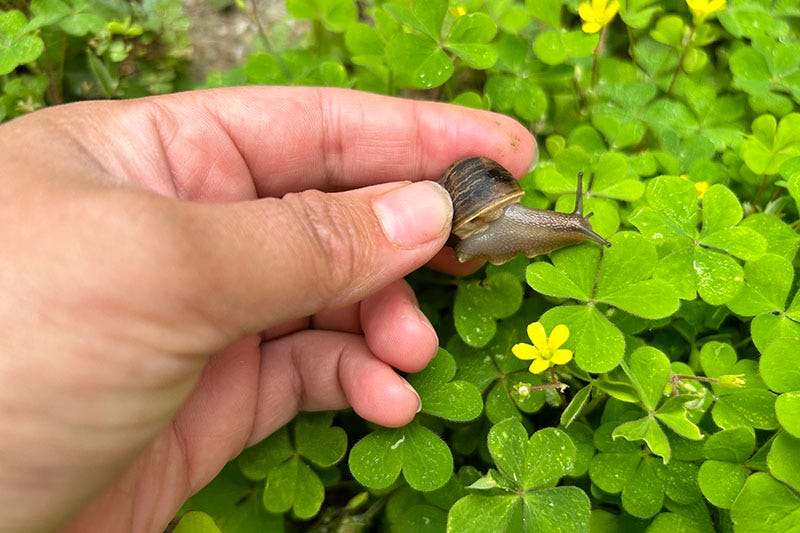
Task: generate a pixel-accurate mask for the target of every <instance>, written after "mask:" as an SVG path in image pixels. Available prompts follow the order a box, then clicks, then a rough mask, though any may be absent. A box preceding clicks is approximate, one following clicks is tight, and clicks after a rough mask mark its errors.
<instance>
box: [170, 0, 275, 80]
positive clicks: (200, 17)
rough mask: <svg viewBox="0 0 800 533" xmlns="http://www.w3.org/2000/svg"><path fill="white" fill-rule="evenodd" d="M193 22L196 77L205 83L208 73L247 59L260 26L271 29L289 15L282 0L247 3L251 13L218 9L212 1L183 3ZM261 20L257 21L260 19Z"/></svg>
mask: <svg viewBox="0 0 800 533" xmlns="http://www.w3.org/2000/svg"><path fill="white" fill-rule="evenodd" d="M183 3H184V6H185V9H186V14H187V15H188V16H189V19H190V20H191V22H192V25H191V28H190V29H189V38H190V39H191V40H192V45H193V52H192V77H193V78H195V79H196V80H198V81H201V80H204V79H205V78H206V76H207V75H208V73H210V72H214V71H226V70H230V69H232V68H234V67H236V66H238V65H241V63H242V61H243V60H245V59H246V58H247V56H248V55H249V53H250V47H251V45H252V42H253V39H254V38H255V36H256V35H257V34H258V24H257V23H256V20H258V21H259V22H260V24H261V25H262V27H264V28H269V27H270V25H271V24H272V23H274V22H275V21H277V20H279V19H281V18H283V17H284V16H285V14H286V10H285V4H284V2H283V1H282V0H247V1H246V2H245V5H246V6H247V11H242V10H241V9H238V8H236V7H227V8H225V9H222V10H218V9H216V8H214V6H213V5H212V4H211V2H209V1H208V0H183ZM256 17H257V19H256Z"/></svg>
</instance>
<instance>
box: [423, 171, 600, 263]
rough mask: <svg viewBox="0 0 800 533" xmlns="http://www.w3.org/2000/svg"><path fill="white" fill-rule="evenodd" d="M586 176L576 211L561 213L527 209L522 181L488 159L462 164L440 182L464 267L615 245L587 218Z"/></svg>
mask: <svg viewBox="0 0 800 533" xmlns="http://www.w3.org/2000/svg"><path fill="white" fill-rule="evenodd" d="M582 177H583V175H582V174H579V175H578V191H577V196H576V198H575V210H574V211H573V212H571V213H559V212H557V211H547V210H543V209H533V208H530V207H525V206H523V205H521V204H520V203H519V200H520V198H521V197H522V196H523V194H524V192H523V191H522V188H521V187H520V186H519V184H518V183H517V180H515V179H514V177H513V176H512V175H511V173H510V172H508V170H506V169H505V168H503V166H501V165H500V164H499V163H497V162H496V161H493V160H491V159H489V158H485V157H471V158H468V159H462V160H460V161H457V162H455V163H454V164H453V165H451V166H450V167H449V168H448V169H447V170H445V172H444V173H443V174H442V176H441V177H440V178H439V184H440V185H441V186H443V187H444V188H445V189H446V190H447V192H448V193H449V194H450V197H451V198H452V200H453V227H452V230H451V231H452V235H451V240H450V241H448V244H451V245H453V246H454V248H455V254H456V258H457V259H458V260H459V261H461V262H465V261H469V260H470V259H484V260H486V261H489V262H490V263H492V264H495V265H500V264H503V263H505V262H506V261H509V260H511V259H513V258H514V257H516V256H517V255H518V254H521V253H522V254H525V255H526V256H528V257H534V256H537V255H540V254H545V253H548V252H552V251H553V250H557V249H559V248H563V247H565V246H570V245H572V244H578V243H581V242H584V241H587V240H590V241H594V242H597V243H599V244H602V245H603V246H611V244H610V243H609V242H608V241H606V240H605V239H604V238H602V237H601V236H600V235H598V234H597V233H595V232H594V230H593V229H592V225H591V224H590V223H589V217H590V216H591V213H589V214H588V215H585V216H584V214H583V195H582V181H583V180H582Z"/></svg>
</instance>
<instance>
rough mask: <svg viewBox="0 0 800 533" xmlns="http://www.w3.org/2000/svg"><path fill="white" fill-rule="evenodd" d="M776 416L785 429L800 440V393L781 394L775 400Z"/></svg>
mask: <svg viewBox="0 0 800 533" xmlns="http://www.w3.org/2000/svg"><path fill="white" fill-rule="evenodd" d="M775 415H776V416H777V417H778V422H780V424H781V426H782V427H783V429H785V430H786V431H787V432H788V433H789V434H790V435H793V436H794V437H798V438H800V391H792V392H787V393H784V394H781V395H780V396H778V399H777V400H775Z"/></svg>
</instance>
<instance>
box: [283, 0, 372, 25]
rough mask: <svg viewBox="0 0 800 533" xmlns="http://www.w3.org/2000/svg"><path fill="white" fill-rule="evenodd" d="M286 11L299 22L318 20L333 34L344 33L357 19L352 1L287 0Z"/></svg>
mask: <svg viewBox="0 0 800 533" xmlns="http://www.w3.org/2000/svg"><path fill="white" fill-rule="evenodd" d="M286 11H287V12H288V13H290V14H291V15H292V16H293V17H295V18H297V19H300V20H318V21H320V22H322V24H323V25H324V26H325V29H327V30H329V31H333V32H343V31H345V30H346V29H347V28H348V26H350V24H354V23H355V22H356V20H357V18H358V8H357V7H356V4H355V2H354V1H353V0H287V1H286Z"/></svg>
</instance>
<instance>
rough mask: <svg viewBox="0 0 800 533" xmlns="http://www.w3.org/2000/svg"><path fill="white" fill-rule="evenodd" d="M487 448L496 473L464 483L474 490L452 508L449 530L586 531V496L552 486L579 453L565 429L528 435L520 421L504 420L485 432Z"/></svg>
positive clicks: (566, 488) (567, 471) (565, 473)
mask: <svg viewBox="0 0 800 533" xmlns="http://www.w3.org/2000/svg"><path fill="white" fill-rule="evenodd" d="M488 446H489V453H490V454H491V456H492V459H493V460H494V462H495V465H496V466H497V468H498V471H497V472H494V471H493V472H490V473H489V474H487V475H486V476H485V477H484V478H482V480H479V481H478V482H476V483H474V484H473V485H472V486H471V487H468V488H470V489H472V490H471V491H472V494H469V495H467V496H465V497H463V498H461V499H460V500H458V501H457V502H456V503H455V505H453V507H452V508H451V510H450V514H449V515H448V520H447V530H448V531H452V532H456V531H458V532H462V531H464V532H471V531H476V532H477V531H522V530H524V529H525V528H534V529H537V530H542V531H545V530H546V531H564V532H566V531H586V530H588V527H589V513H590V510H589V500H588V497H587V496H586V494H585V493H584V492H583V491H582V490H581V489H579V488H577V487H571V486H562V487H557V486H555V485H556V484H557V483H558V480H559V479H560V478H562V477H563V476H565V475H567V474H568V473H569V472H570V471H571V470H572V469H573V468H574V466H575V461H576V454H577V451H576V448H575V445H574V444H573V443H572V440H571V439H570V437H569V436H568V435H567V434H566V433H564V432H563V431H561V430H559V429H556V428H545V429H542V430H540V431H537V432H536V433H534V434H533V435H531V437H530V438H528V434H527V432H526V431H525V428H524V427H523V426H522V424H521V423H520V422H519V421H518V420H516V419H508V420H504V421H502V422H500V423H498V424H496V425H494V426H493V427H492V429H491V430H490V431H489V437H488Z"/></svg>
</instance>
